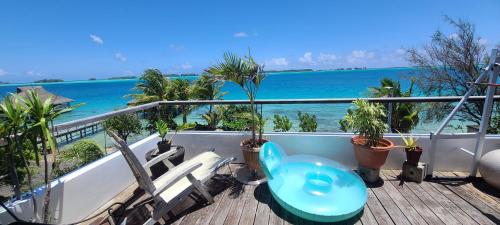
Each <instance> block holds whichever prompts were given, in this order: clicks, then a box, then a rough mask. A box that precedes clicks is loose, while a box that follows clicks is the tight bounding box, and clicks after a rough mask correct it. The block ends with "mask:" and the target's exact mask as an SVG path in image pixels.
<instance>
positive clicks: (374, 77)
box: [0, 68, 429, 133]
mask: <svg viewBox="0 0 500 225" xmlns="http://www.w3.org/2000/svg"><path fill="white" fill-rule="evenodd" d="M410 76H415V70H414V69H410V68H393V69H368V70H352V71H318V72H287V73H272V74H269V75H268V76H267V78H266V79H265V80H264V82H263V83H262V86H261V88H260V91H259V95H258V99H301V98H342V97H366V96H367V88H368V87H371V86H378V85H379V81H380V79H382V78H383V77H389V78H393V79H398V80H400V81H401V82H402V85H403V87H407V86H408V84H409V80H408V79H406V78H408V77H410ZM184 79H190V80H193V79H196V77H185V78H184ZM136 81H137V80H109V81H74V82H63V83H51V84H36V85H42V86H44V88H46V89H47V90H48V91H50V92H53V93H55V94H58V95H62V96H65V97H68V98H71V99H74V100H75V102H74V104H77V103H85V105H83V106H81V107H80V108H78V109H76V110H74V111H73V112H70V113H67V114H65V115H63V116H62V117H61V118H60V119H58V120H57V121H56V124H57V123H61V122H65V121H70V120H74V119H80V118H84V117H88V116H92V115H97V114H101V113H105V112H109V111H113V110H115V109H119V108H124V107H126V103H127V102H128V101H130V100H131V99H130V98H126V97H125V96H126V95H128V94H131V93H133V92H134V91H133V90H132V89H133V87H134V85H135V83H136ZM22 85H33V84H22ZM17 86H19V84H10V85H0V95H6V94H7V93H9V92H15V88H16V87H17ZM223 90H224V91H228V92H229V93H228V94H227V95H226V96H225V97H224V98H225V99H246V95H245V94H244V93H243V92H242V91H241V89H240V88H239V87H238V86H236V85H235V84H233V83H226V84H225V85H224V88H223ZM347 107H349V105H348V104H335V105H334V104H328V105H326V104H323V105H265V106H264V107H263V113H264V117H266V118H268V121H267V124H266V129H267V130H271V129H272V117H273V115H274V114H283V115H287V116H289V117H290V118H291V119H292V121H296V120H297V119H298V117H297V112H298V111H302V112H309V113H313V114H315V115H316V116H317V120H318V131H338V121H339V120H340V119H341V118H342V117H343V116H344V114H345V111H346V108H347ZM203 112H204V108H203V107H202V108H200V109H198V110H196V111H194V112H193V114H192V115H191V116H190V120H191V121H200V116H199V115H200V114H201V113H203ZM298 129H299V128H298V124H297V123H295V124H294V126H293V128H292V131H297V130H298ZM415 131H419V132H425V133H427V132H428V131H429V126H428V125H426V124H421V125H420V126H419V127H418V128H417V129H415Z"/></svg>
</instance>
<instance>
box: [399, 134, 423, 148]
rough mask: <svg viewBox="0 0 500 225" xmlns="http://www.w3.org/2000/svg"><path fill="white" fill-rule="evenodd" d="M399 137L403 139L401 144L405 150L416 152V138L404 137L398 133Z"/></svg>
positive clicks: (411, 136)
mask: <svg viewBox="0 0 500 225" xmlns="http://www.w3.org/2000/svg"><path fill="white" fill-rule="evenodd" d="M398 133H399V132H398ZM399 135H401V139H403V142H404V143H405V146H404V147H405V148H406V149H408V150H409V151H415V150H417V145H418V144H417V140H418V138H414V137H413V135H411V134H410V135H408V136H405V135H403V134H401V133H399Z"/></svg>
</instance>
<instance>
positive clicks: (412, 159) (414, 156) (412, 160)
mask: <svg viewBox="0 0 500 225" xmlns="http://www.w3.org/2000/svg"><path fill="white" fill-rule="evenodd" d="M405 152H406V161H407V162H408V164H410V165H414V166H417V165H418V161H420V156H421V155H422V148H420V147H418V146H417V149H415V150H412V151H410V150H409V148H405Z"/></svg>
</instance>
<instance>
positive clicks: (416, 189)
mask: <svg viewBox="0 0 500 225" xmlns="http://www.w3.org/2000/svg"><path fill="white" fill-rule="evenodd" d="M390 172H391V173H392V174H393V176H398V175H399V173H400V171H394V170H391V171H390ZM424 182H425V181H424ZM405 185H406V186H407V187H409V189H410V190H411V191H412V192H413V193H414V194H415V196H417V197H418V198H419V199H420V200H421V201H422V202H423V203H424V204H425V205H426V206H427V207H428V208H429V209H430V210H432V211H433V212H434V214H436V216H437V217H439V219H440V220H441V221H443V222H444V223H445V224H461V223H460V222H459V221H458V220H457V219H455V217H454V216H453V215H452V214H450V211H448V209H447V207H446V206H450V204H453V203H451V202H449V200H448V202H444V205H441V204H440V203H439V201H438V199H436V198H435V197H433V195H434V196H436V195H440V193H438V192H437V191H436V190H434V189H430V190H424V189H423V188H422V187H421V186H420V185H419V184H417V183H413V182H405ZM443 198H444V197H441V200H443V201H446V200H447V199H446V198H444V199H443ZM455 207H456V206H455ZM469 220H470V219H469ZM472 224H475V222H474V221H473V222H472Z"/></svg>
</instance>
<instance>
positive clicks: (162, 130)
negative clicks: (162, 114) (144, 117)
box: [155, 120, 169, 142]
mask: <svg viewBox="0 0 500 225" xmlns="http://www.w3.org/2000/svg"><path fill="white" fill-rule="evenodd" d="M155 126H156V130H157V131H158V136H160V138H161V141H162V142H166V141H167V140H166V139H165V137H166V136H167V134H168V130H169V129H168V124H167V123H166V122H165V121H163V120H158V121H156V123H155Z"/></svg>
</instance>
